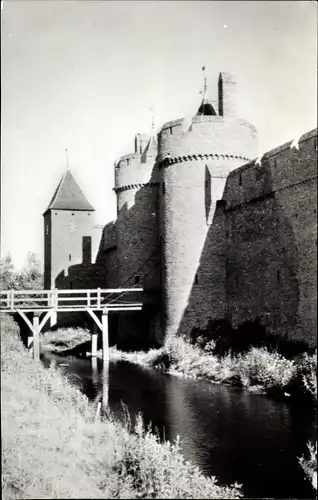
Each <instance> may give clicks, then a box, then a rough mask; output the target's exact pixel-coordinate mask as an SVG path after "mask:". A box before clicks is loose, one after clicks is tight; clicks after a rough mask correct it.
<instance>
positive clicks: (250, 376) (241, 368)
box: [236, 347, 297, 390]
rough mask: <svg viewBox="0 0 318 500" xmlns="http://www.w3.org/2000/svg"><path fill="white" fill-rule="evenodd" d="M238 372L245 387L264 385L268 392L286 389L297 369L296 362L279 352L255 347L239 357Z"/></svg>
mask: <svg viewBox="0 0 318 500" xmlns="http://www.w3.org/2000/svg"><path fill="white" fill-rule="evenodd" d="M236 370H237V374H238V376H239V377H240V380H241V382H242V385H243V386H253V385H262V386H263V387H264V388H265V389H267V390H268V389H273V388H277V389H283V388H285V387H286V386H287V384H288V383H289V382H290V380H291V379H292V378H293V377H294V375H295V373H296V371H297V368H296V365H295V363H294V361H291V360H288V359H285V358H284V357H283V356H281V355H280V354H279V353H277V352H272V353H270V352H269V351H267V349H265V348H257V347H253V348H252V349H250V351H249V352H248V353H246V354H245V355H240V356H238V361H237V365H236Z"/></svg>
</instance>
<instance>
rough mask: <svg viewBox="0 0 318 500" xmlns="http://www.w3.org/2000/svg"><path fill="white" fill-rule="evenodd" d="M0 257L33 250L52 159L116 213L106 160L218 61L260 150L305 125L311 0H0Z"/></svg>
mask: <svg viewBox="0 0 318 500" xmlns="http://www.w3.org/2000/svg"><path fill="white" fill-rule="evenodd" d="M1 16H2V23H1V42H2V43H1V55H2V57H1V77H2V82H1V90H2V112H1V142H2V144H1V145H2V147H1V166H2V174H1V177H2V178H1V180H2V187H1V190H2V192H1V205H2V206H1V256H4V255H6V254H7V253H8V252H10V253H11V255H12V257H13V260H14V263H15V265H16V266H17V267H20V266H21V265H23V264H24V261H25V258H26V254H27V252H28V251H34V252H36V253H37V254H38V256H39V257H40V259H41V260H43V222H42V213H43V212H44V210H45V209H46V206H47V205H48V203H49V201H50V198H51V196H52V194H53V191H54V190H55V188H56V186H57V184H58V182H59V180H60V177H61V176H62V174H63V172H64V169H65V165H66V159H65V158H66V157H65V148H68V151H69V164H70V168H71V170H72V172H73V174H74V176H75V178H76V179H77V180H78V181H79V184H80V185H81V187H82V189H83V191H84V193H85V194H86V196H87V198H88V200H89V201H90V202H91V203H92V204H93V206H94V207H95V208H96V211H97V212H96V222H97V223H106V222H108V221H109V220H112V219H113V218H114V217H115V214H116V203H115V195H114V193H113V191H112V188H113V176H114V174H113V163H114V161H115V159H117V158H119V157H120V156H121V155H123V154H126V153H129V152H132V151H133V138H134V134H135V133H136V132H149V131H150V128H151V111H150V108H151V106H152V105H154V107H155V118H156V126H157V128H158V129H159V127H160V126H161V125H162V124H163V123H164V122H166V121H168V120H172V119H175V118H179V117H182V116H185V115H188V114H189V113H192V114H194V113H195V112H196V110H197V108H198V106H199V103H200V95H199V91H200V89H201V88H202V71H201V67H202V66H203V65H204V64H206V65H207V67H208V77H209V95H210V97H211V98H213V97H214V94H215V96H216V81H217V75H218V73H219V71H227V72H231V73H234V74H235V75H236V78H237V82H238V91H239V106H238V107H239V114H240V116H241V117H242V118H245V119H247V120H249V121H250V122H252V123H253V124H254V125H255V126H256V127H257V129H258V133H259V149H260V151H266V150H268V149H271V148H273V147H275V146H277V145H279V144H282V143H283V142H285V141H287V140H290V139H292V138H293V137H294V136H297V135H299V134H301V133H304V132H307V131H309V130H311V129H313V128H315V127H316V126H317V125H316V123H317V116H316V108H317V80H316V77H317V74H316V71H317V67H316V65H317V2H315V1H312V0H310V1H295V0H293V1H283V2H278V1H276V2H275V1H268V2H267V1H244V2H243V1H233V2H231V1H221V2H217V1H205V2H199V1H171V2H170V1H147V0H144V1H130V0H129V1H128V2H126V1H115V2H111V1H99V2H97V1H94V0H80V1H72V2H66V1H63V0H57V1H50V0H37V1H29V0H21V1H18V0H5V1H4V5H3V10H2V11H1Z"/></svg>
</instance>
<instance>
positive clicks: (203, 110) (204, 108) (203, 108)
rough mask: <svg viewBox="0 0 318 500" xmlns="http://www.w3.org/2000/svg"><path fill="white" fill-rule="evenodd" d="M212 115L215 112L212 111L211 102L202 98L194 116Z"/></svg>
mask: <svg viewBox="0 0 318 500" xmlns="http://www.w3.org/2000/svg"><path fill="white" fill-rule="evenodd" d="M213 115H216V112H215V111H214V108H213V106H212V104H211V102H210V101H209V100H208V99H207V98H206V97H204V98H203V99H202V102H201V104H200V107H199V109H198V111H197V114H196V116H213Z"/></svg>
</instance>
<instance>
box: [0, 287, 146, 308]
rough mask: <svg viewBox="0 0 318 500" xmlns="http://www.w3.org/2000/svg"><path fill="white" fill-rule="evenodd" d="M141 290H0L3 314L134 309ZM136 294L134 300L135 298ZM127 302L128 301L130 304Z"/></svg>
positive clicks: (0, 306)
mask: <svg viewBox="0 0 318 500" xmlns="http://www.w3.org/2000/svg"><path fill="white" fill-rule="evenodd" d="M142 291H143V289H142V288H106V289H100V288H95V289H78V290H65V289H61V290H60V289H53V290H1V291H0V310H2V311H15V310H17V309H29V310H30V309H32V310H36V309H50V308H54V309H61V308H62V309H68V308H69V309H81V310H83V309H85V308H86V307H89V308H93V309H102V308H103V307H106V306H107V305H108V304H111V306H112V307H114V308H116V306H120V305H121V306H122V305H123V304H124V305H127V306H129V305H134V304H135V303H136V297H139V300H140V293H141V292H142ZM132 293H133V299H132V298H131V297H132ZM127 299H129V300H128V301H127Z"/></svg>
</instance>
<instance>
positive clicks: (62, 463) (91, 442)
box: [1, 315, 242, 499]
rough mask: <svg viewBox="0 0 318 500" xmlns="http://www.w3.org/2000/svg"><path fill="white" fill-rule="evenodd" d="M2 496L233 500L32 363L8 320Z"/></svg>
mask: <svg viewBox="0 0 318 500" xmlns="http://www.w3.org/2000/svg"><path fill="white" fill-rule="evenodd" d="M1 319H2V321H1V327H2V335H1V347H2V349H1V371H2V376H1V386H2V387H1V389H2V408H1V413H2V415H1V416H2V429H1V430H2V443H1V444H2V496H3V498H4V499H9V498H238V497H240V496H242V494H241V490H240V488H239V487H238V485H234V486H233V487H223V486H218V485H217V484H216V479H215V478H206V477H204V476H203V475H202V474H201V472H200V471H199V470H198V469H197V468H196V467H193V466H192V465H191V464H190V463H189V462H186V461H185V460H184V458H183V457H182V455H181V453H180V446H179V443H178V442H177V443H174V444H171V443H169V442H166V443H163V444H161V443H159V442H158V439H157V438H156V437H155V436H153V435H152V434H151V433H150V431H149V430H148V431H145V430H144V429H143V424H142V420H141V417H139V418H138V419H137V423H136V426H135V428H134V433H133V434H132V433H130V432H129V429H128V428H127V427H124V426H123V425H122V424H120V423H119V422H117V421H116V420H115V418H114V417H113V416H112V415H109V417H108V419H107V420H105V421H101V420H96V418H95V417H96V408H95V407H94V404H93V403H90V402H89V401H88V399H87V398H86V397H85V396H84V395H83V394H82V393H81V392H80V391H79V389H78V388H76V387H75V386H72V385H71V384H70V383H69V379H68V378H67V377H66V375H63V374H62V372H61V371H60V369H57V368H56V367H54V366H52V367H51V368H49V369H45V368H44V367H43V366H42V364H41V363H37V362H34V361H33V360H32V358H31V356H30V354H29V352H28V351H27V350H26V349H25V348H24V347H23V345H22V343H21V342H20V340H19V329H18V327H17V325H16V324H15V323H14V322H13V320H12V318H11V317H10V316H9V315H6V316H4V317H3V318H1Z"/></svg>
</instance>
